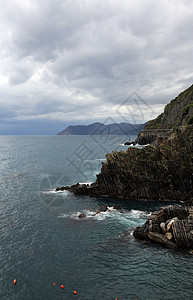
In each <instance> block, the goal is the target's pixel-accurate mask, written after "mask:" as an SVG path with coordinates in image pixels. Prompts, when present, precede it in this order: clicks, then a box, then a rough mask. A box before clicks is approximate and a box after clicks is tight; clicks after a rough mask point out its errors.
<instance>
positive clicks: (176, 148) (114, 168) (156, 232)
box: [56, 85, 193, 249]
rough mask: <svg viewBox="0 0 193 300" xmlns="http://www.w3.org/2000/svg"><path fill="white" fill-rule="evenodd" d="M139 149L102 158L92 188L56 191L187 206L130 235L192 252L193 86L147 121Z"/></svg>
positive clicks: (152, 219) (77, 186)
mask: <svg viewBox="0 0 193 300" xmlns="http://www.w3.org/2000/svg"><path fill="white" fill-rule="evenodd" d="M136 143H139V144H142V145H144V144H150V145H148V146H146V147H144V148H142V149H138V148H136V147H132V146H131V143H130V142H128V143H127V144H128V145H129V146H130V147H129V148H128V150H127V151H126V152H125V151H120V152H117V151H114V152H112V153H111V154H107V155H106V159H107V161H106V162H105V163H102V168H101V172H100V173H99V174H98V175H97V179H96V181H95V182H94V183H92V184H91V185H88V184H83V185H81V184H78V183H77V184H75V185H73V186H66V187H61V188H60V187H59V188H57V189H56V190H68V191H69V192H72V193H74V194H75V195H88V196H95V197H100V196H106V197H113V198H121V199H125V201H127V200H155V201H160V200H173V201H184V202H185V203H186V205H184V206H182V207H179V206H172V207H170V206H169V207H164V208H162V209H160V211H159V212H154V213H153V214H152V215H151V216H150V217H149V218H148V220H147V222H146V223H145V224H144V225H143V226H141V227H137V228H136V230H135V231H134V236H135V238H136V239H142V240H149V241H154V242H157V243H160V244H162V245H164V246H166V247H169V248H185V249H191V248H192V249H193V203H192V200H191V199H192V196H193V85H192V86H191V87H190V88H188V89H187V90H186V91H184V92H183V93H181V94H180V95H179V96H178V97H176V98H175V99H174V100H172V101H171V102H170V103H169V104H168V105H166V107H165V110H164V113H162V114H161V115H159V116H158V117H157V118H156V119H154V120H152V121H149V122H148V123H147V124H146V126H145V129H144V130H143V131H142V132H141V133H139V135H138V138H137V139H136V141H135V142H134V143H133V142H132V144H136Z"/></svg>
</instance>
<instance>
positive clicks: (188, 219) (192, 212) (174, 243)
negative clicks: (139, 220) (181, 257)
mask: <svg viewBox="0 0 193 300" xmlns="http://www.w3.org/2000/svg"><path fill="white" fill-rule="evenodd" d="M187 204H188V205H187ZM187 204H186V205H183V206H178V205H174V206H165V207H161V208H160V210H159V211H156V212H153V213H152V214H151V216H150V217H149V218H148V220H147V221H146V222H145V224H144V225H142V226H138V227H136V229H135V230H134V233H133V235H134V237H135V238H136V239H138V240H144V241H152V242H155V243H158V244H161V245H162V246H164V247H167V248H170V249H177V248H179V249H185V250H189V249H193V199H192V200H190V201H189V202H188V203H187Z"/></svg>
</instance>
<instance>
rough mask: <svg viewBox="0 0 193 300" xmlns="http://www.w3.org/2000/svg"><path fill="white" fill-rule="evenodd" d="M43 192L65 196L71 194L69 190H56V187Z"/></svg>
mask: <svg viewBox="0 0 193 300" xmlns="http://www.w3.org/2000/svg"><path fill="white" fill-rule="evenodd" d="M41 193H42V194H63V195H65V196H67V195H68V194H69V192H68V191H65V190H64V191H56V190H55V189H54V190H50V191H43V192H41Z"/></svg>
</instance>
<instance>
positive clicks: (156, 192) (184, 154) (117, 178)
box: [65, 126, 193, 201]
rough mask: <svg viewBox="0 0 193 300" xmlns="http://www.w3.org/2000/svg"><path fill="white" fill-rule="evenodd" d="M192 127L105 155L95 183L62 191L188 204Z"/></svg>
mask: <svg viewBox="0 0 193 300" xmlns="http://www.w3.org/2000/svg"><path fill="white" fill-rule="evenodd" d="M192 149H193V131H192V126H185V127H180V128H177V129H176V130H174V131H173V133H172V134H171V136H170V137H168V138H167V139H163V140H159V141H155V142H154V143H153V144H152V145H149V146H147V147H144V148H143V149H137V148H133V147H130V148H129V149H128V150H127V151H126V152H124V151H120V152H116V151H115V152H113V153H112V154H107V155H106V158H107V162H106V163H103V164H102V169H101V172H100V174H98V175H97V180H96V182H94V183H92V184H91V185H86V184H84V185H80V184H76V185H74V186H71V187H65V189H66V190H68V191H70V192H73V193H74V194H76V195H90V196H101V195H106V196H109V197H116V198H124V199H133V200H136V199H152V200H159V199H161V200H165V199H168V200H183V201H185V200H188V199H189V198H191V197H192V194H193V152H192Z"/></svg>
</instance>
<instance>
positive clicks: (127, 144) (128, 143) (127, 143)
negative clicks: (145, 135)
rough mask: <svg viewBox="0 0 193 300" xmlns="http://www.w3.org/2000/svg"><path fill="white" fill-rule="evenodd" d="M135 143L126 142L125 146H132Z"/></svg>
mask: <svg viewBox="0 0 193 300" xmlns="http://www.w3.org/2000/svg"><path fill="white" fill-rule="evenodd" d="M133 143H134V142H125V143H124V145H125V146H130V145H132V144H133Z"/></svg>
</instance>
